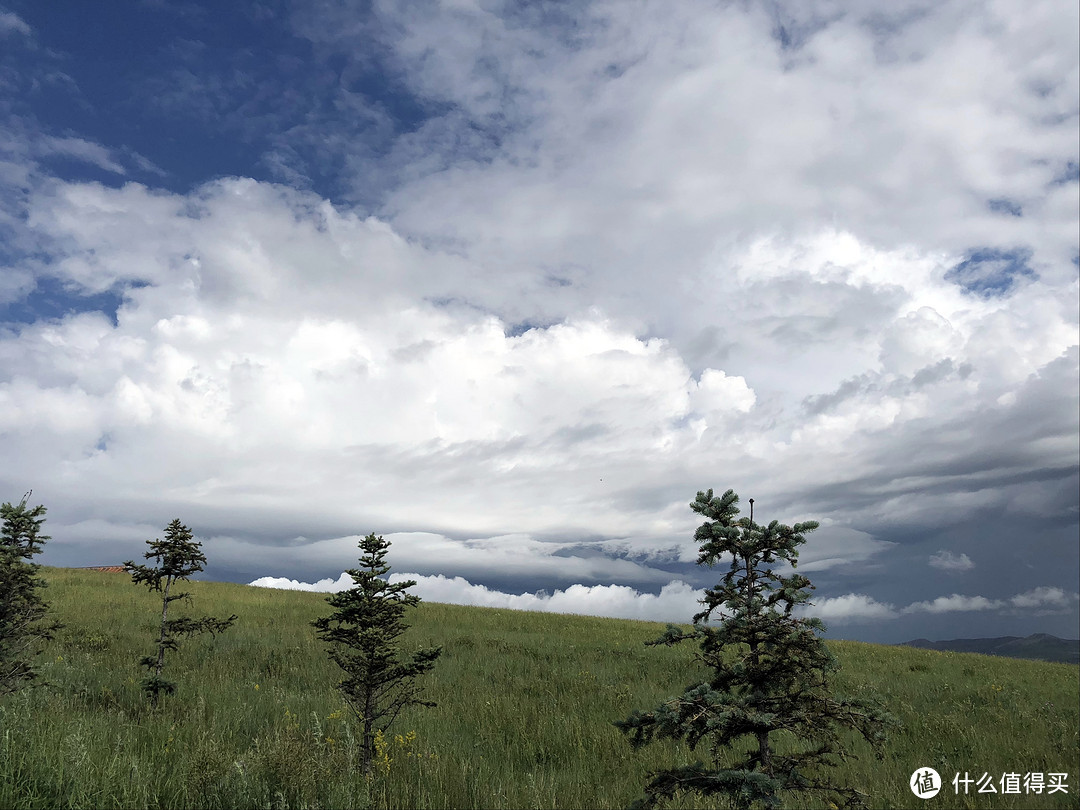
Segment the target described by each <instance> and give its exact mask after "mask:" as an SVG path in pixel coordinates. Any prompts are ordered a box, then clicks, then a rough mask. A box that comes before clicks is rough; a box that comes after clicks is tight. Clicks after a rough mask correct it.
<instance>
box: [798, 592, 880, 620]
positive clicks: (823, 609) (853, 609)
mask: <svg viewBox="0 0 1080 810" xmlns="http://www.w3.org/2000/svg"><path fill="white" fill-rule="evenodd" d="M801 612H802V613H803V614H804V615H809V616H815V617H817V618H819V619H822V620H823V621H825V622H838V623H845V622H868V621H870V622H872V621H880V620H882V619H892V618H895V617H896V615H897V613H896V609H895V608H894V607H893V606H892V605H890V604H886V603H883V602H878V601H877V600H876V599H873V598H872V597H870V596H867V595H866V594H862V593H849V594H845V595H844V596H836V597H833V598H831V599H821V600H818V601H815V602H814V604H813V605H812V606H810V607H808V608H806V609H805V610H803V611H801Z"/></svg>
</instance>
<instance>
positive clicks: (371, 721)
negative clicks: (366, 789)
mask: <svg viewBox="0 0 1080 810" xmlns="http://www.w3.org/2000/svg"><path fill="white" fill-rule="evenodd" d="M373 702H374V701H373V696H372V694H371V689H370V688H368V689H367V690H366V693H365V694H364V776H365V777H367V778H368V779H370V778H371V773H372V767H371V765H372V763H371V760H372V759H373V758H374V756H375V718H374V717H373V716H372V715H373V714H374V713H375V707H374V705H373Z"/></svg>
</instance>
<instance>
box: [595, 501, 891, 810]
mask: <svg viewBox="0 0 1080 810" xmlns="http://www.w3.org/2000/svg"><path fill="white" fill-rule="evenodd" d="M738 500H739V498H738V496H737V495H736V494H735V493H734V492H733V491H732V490H730V489H729V490H728V491H727V492H725V493H724V494H723V496H721V497H719V498H714V497H713V491H712V490H711V489H710V490H709V491H708V492H698V494H697V498H696V500H695V501H694V502H693V503H691V504H690V507H691V508H692V509H693V510H694V511H695V512H697V513H699V514H701V515H704V516H705V517H707V518H709V520H707V521H706V522H705V523H703V524H702V525H701V526H700V527H699V528H698V530H697V532H696V533H695V534H694V539H695V540H697V541H699V542H700V543H701V554H700V556H699V558H698V564H699V565H709V566H712V565H715V564H716V563H717V562H719V561H720V560H721V558H728V557H729V558H730V560H731V564H730V568H729V570H728V572H727V574H725V575H724V578H723V579H722V580H721V582H719V583H718V584H717V585H715V586H714V587H712V588H710V589H708V590H706V591H705V598H704V599H703V600H702V602H703V604H704V607H705V609H704V610H702V611H701V612H700V613H698V614H697V615H696V616H694V627H693V630H691V631H689V632H687V631H683V630H681V629H679V628H677V627H674V626H670V625H669V627H668V629H667V631H666V632H665V633H664V634H663V635H662V636H661V637H660V638H659V639H657V640H656V641H654V642H651V643H652V644H654V645H656V644H663V645H669V646H670V645H673V644H678V643H680V642H682V641H686V640H691V639H692V640H695V641H697V642H698V644H699V646H700V649H701V652H700V656H699V658H700V660H701V662H702V663H704V664H705V665H706V666H707V667H708V668H709V669H710V670H711V674H710V675H709V678H708V680H706V681H704V682H699V683H694V684H691V685H690V686H688V687H687V688H686V689H685V691H684V692H683V694H682V695H681V696H679V697H676V698H671V699H669V700H667V701H665V702H664V703H662V704H661V705H660V706H659V707H658V708H656V709H654V710H653V711H650V712H635V713H633V714H632V715H631V716H630V717H629V718H628V719H627V720H624V721H620V722H617V723H616V724H615V725H616V727H618V728H619V729H620V730H622V731H623V732H625V733H627V734H629V735H630V741H631V744H632V745H633V746H634V747H635V748H640V747H642V746H644V745H647V744H649V743H651V742H653V741H654V740H656V739H659V738H667V739H673V740H682V741H684V742H685V743H686V745H687V746H689V748H690V750H691V751H693V750H696V749H697V747H698V745H699V743H701V742H702V741H703V740H704V741H706V742H707V744H708V749H709V753H710V758H711V763H709V764H704V763H702V762H696V763H693V764H690V765H685V766H681V767H676V768H669V769H665V770H661V771H659V772H657V773H656V774H654V776H653V778H652V780H651V781H650V782H649V783H648V785H647V786H646V788H645V792H646V795H645V798H644V799H643V800H642V801H641V802H640V805H641V806H643V807H653V806H654V805H656V804H657V803H658V802H659V801H661V800H663V799H670V798H671V797H673V796H674V795H675V794H676V793H678V792H685V791H690V792H696V793H700V794H703V795H705V796H712V795H716V794H723V795H728V796H731V797H733V798H734V801H735V803H736V805H737V806H739V807H750V806H754V805H764V806H766V807H776V806H778V804H779V802H780V796H781V793H783V792H784V791H792V790H798V791H804V792H820V793H822V794H824V795H825V796H827V797H828V798H829V799H830V800H835V801H841V802H843V803H844V804H845V805H846V806H861V805H862V799H863V797H864V794H863V793H862V792H861V791H859V790H857V789H855V788H853V787H845V786H841V785H839V784H835V783H833V782H829V781H826V780H825V779H824V778H823V777H822V776H820V775H819V773H820V772H821V771H822V769H823V767H835V766H837V765H839V764H841V763H842V762H843V760H844V759H845V757H847V756H848V754H847V753H846V752H845V750H844V747H843V745H842V740H841V736H840V728H841V727H847V728H850V729H853V730H855V731H857V732H858V733H859V734H861V735H862V737H863V738H864V739H865V740H866V741H867V742H868V743H870V745H871V747H872V748H873V749H874V750H875V753H877V754H878V756H879V757H880V756H882V755H883V750H882V747H883V744H884V741H885V733H884V729H885V726H886V725H887V724H888V723H889V721H890V718H889V716H888V715H887V714H886V713H885V712H884V711H883V710H882V709H881V707H880V706H879V705H878V704H877V703H876V702H875V701H873V700H868V699H838V698H836V697H834V696H833V695H832V693H831V689H830V684H829V676H830V673H832V672H834V671H835V670H836V669H838V667H839V664H838V662H837V660H836V658H835V657H834V656H833V654H832V653H831V652H830V651H829V649H828V647H827V646H826V645H825V643H824V641H822V639H821V638H819V637H818V635H817V632H816V631H819V630H823V629H824V626H823V625H822V623H821V621H820V620H818V619H807V618H799V617H797V616H796V615H794V614H793V610H794V608H795V607H796V606H798V605H801V604H804V603H806V602H807V601H808V600H809V598H810V595H809V591H810V590H812V588H813V586H812V585H811V584H810V580H808V579H807V578H806V577H804V576H802V575H800V574H796V573H794V572H792V573H791V574H790V575H789V576H781V575H780V574H778V573H777V572H776V571H774V570H773V569H772V567H771V566H772V565H774V564H775V563H777V562H780V561H783V562H787V563H790V565H791V567H792V569H794V568H795V566H796V564H797V560H798V546H800V545H801V544H803V543H804V542H806V540H805V536H804V535H805V534H807V533H808V532H811V531H813V530H814V529H816V528H817V526H818V524H817V523H816V522H813V521H807V522H804V523H797V524H795V526H785V525H783V524H781V523H779V522H778V521H775V520H774V521H773V522H772V523H770V524H769V525H768V526H761V525H759V524H757V523H755V522H754V521H753V517H752V514H753V504H754V501H753V499H751V500H750V506H751V517H750V518H742V519H740V520H736V519H735V516H736V515H737V514H738V513H739V510H738V508H737V507H736V504H737V503H738ZM710 620H712V621H714V622H715V621H717V620H718V623H714V624H709V622H710ZM733 651H734V652H733ZM779 738H784V739H785V741H795V742H796V746H795V747H791V748H788V749H787V750H786V751H783V752H781V751H780V750H779V749H778V748H777V742H778V739H779ZM744 739H749V740H751V741H752V744H751V745H750V746H749V747H744V748H743V749H742V750H741V752H740V751H739V749H738V748H737V745H738V744H739V743H740V742H741V741H743V740H744Z"/></svg>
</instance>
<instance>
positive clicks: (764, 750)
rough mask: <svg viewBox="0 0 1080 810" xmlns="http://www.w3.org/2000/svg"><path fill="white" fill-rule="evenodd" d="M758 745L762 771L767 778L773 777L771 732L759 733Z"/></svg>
mask: <svg viewBox="0 0 1080 810" xmlns="http://www.w3.org/2000/svg"><path fill="white" fill-rule="evenodd" d="M757 744H758V756H759V757H760V758H761V770H762V771H763V772H764V773H765V774H766V775H767V776H772V775H773V773H772V749H771V748H770V747H769V732H767V731H759V732H758V733H757Z"/></svg>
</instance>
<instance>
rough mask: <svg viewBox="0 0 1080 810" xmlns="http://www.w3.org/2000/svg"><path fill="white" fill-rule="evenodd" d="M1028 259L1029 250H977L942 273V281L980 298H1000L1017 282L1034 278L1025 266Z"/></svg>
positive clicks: (1033, 273)
mask: <svg viewBox="0 0 1080 810" xmlns="http://www.w3.org/2000/svg"><path fill="white" fill-rule="evenodd" d="M1030 259H1031V250H1030V249H1029V248H1014V249H1012V250H1002V249H1000V248H989V247H984V248H977V249H975V250H971V251H969V252H968V255H967V258H966V259H964V261H962V262H960V263H959V264H957V265H956V266H955V267H953V268H952V269H951V270H949V271H948V272H947V273H945V279H946V280H947V281H951V282H953V283H954V284H958V285H960V287H961V288H963V290H964V291H965V292H968V293H970V294H972V295H977V296H979V297H980V298H999V297H1001V296H1004V295H1007V294H1008V293H1009V291H1010V290H1012V288H1013V287H1015V286H1016V283H1017V281H1018V279H1020V278H1024V277H1027V278H1035V271H1034V270H1032V269H1031V267H1030V266H1029V265H1028V261H1029V260H1030Z"/></svg>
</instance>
